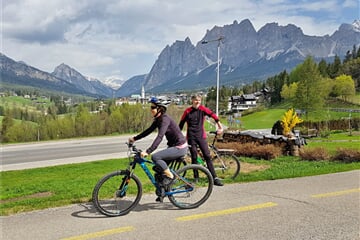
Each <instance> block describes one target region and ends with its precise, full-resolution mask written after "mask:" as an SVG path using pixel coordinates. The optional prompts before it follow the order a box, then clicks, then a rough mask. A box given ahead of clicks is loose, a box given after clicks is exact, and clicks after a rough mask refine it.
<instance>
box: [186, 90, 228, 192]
mask: <svg viewBox="0 0 360 240" xmlns="http://www.w3.org/2000/svg"><path fill="white" fill-rule="evenodd" d="M191 101H192V106H191V107H189V108H187V109H185V111H184V113H183V115H182V117H181V120H180V123H179V127H180V129H181V130H182V129H183V127H184V124H185V122H186V123H187V132H186V137H187V140H188V144H189V146H190V152H191V160H192V163H197V161H196V159H197V146H199V148H200V150H201V152H202V154H203V156H204V159H205V161H206V164H207V167H208V169H209V171H210V172H211V175H212V176H213V178H214V185H216V186H223V183H222V182H221V180H220V179H219V178H218V177H217V176H216V173H215V170H214V165H213V163H212V161H211V156H210V150H209V146H208V143H207V141H206V132H205V128H204V121H205V117H206V116H208V117H211V118H213V119H214V120H215V122H216V125H217V132H218V134H221V133H222V132H223V129H222V126H221V123H220V121H219V117H218V116H217V115H216V114H215V113H213V112H212V111H211V110H210V109H209V108H207V107H205V106H204V105H201V96H200V95H194V96H192V97H191Z"/></svg>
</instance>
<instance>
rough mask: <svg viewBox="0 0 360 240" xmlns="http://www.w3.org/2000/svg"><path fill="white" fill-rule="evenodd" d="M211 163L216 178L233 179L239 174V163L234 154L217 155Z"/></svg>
mask: <svg viewBox="0 0 360 240" xmlns="http://www.w3.org/2000/svg"><path fill="white" fill-rule="evenodd" d="M212 163H213V165H214V169H215V172H216V176H217V177H219V178H221V179H234V178H236V177H237V176H238V175H239V173H240V167H241V166H240V161H239V159H238V158H237V157H236V156H235V155H234V154H224V153H217V154H216V155H215V157H213V159H212Z"/></svg>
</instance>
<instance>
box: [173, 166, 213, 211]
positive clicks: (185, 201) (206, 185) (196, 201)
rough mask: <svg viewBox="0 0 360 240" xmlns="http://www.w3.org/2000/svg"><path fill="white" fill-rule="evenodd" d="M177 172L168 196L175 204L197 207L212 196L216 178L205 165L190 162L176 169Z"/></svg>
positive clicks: (189, 207)
mask: <svg viewBox="0 0 360 240" xmlns="http://www.w3.org/2000/svg"><path fill="white" fill-rule="evenodd" d="M176 174H177V176H176V180H175V181H174V182H173V184H172V185H171V187H170V188H171V189H170V191H169V194H170V195H169V196H168V198H169V200H170V202H171V203H172V204H174V206H176V207H178V208H181V209H191V208H197V207H199V206H200V205H201V204H203V203H204V202H205V201H206V200H207V199H208V198H209V197H210V194H211V192H212V189H213V185H214V180H213V177H212V176H211V173H210V172H209V170H207V169H206V168H205V167H203V166H200V165H197V164H190V165H186V166H185V167H183V168H181V169H179V170H178V171H176Z"/></svg>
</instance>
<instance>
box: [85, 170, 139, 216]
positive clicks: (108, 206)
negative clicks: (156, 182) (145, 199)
mask: <svg viewBox="0 0 360 240" xmlns="http://www.w3.org/2000/svg"><path fill="white" fill-rule="evenodd" d="M141 196H142V185H141V182H140V180H139V178H138V177H137V176H136V175H134V174H132V175H130V173H129V171H127V170H124V171H116V172H113V173H110V174H108V175H106V176H104V177H103V178H102V179H100V181H99V182H98V183H97V184H96V185H95V187H94V190H93V193H92V200H93V204H94V206H95V208H96V209H97V210H98V211H99V212H100V213H102V214H104V215H106V216H109V217H115V216H122V215H126V214H128V213H129V212H130V211H131V210H132V209H133V208H134V207H135V206H136V205H137V204H138V203H139V201H140V199H141Z"/></svg>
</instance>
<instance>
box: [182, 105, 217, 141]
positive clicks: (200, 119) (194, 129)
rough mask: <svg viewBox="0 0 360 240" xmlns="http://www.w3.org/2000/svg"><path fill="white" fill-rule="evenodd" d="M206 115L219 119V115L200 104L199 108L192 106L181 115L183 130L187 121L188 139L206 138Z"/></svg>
mask: <svg viewBox="0 0 360 240" xmlns="http://www.w3.org/2000/svg"><path fill="white" fill-rule="evenodd" d="M205 116H208V117H211V118H213V119H214V120H215V122H218V121H219V117H218V116H217V115H216V114H215V113H213V111H211V110H210V109H209V108H207V107H205V106H203V105H200V106H199V108H198V109H196V108H193V107H192V106H191V107H189V108H187V109H185V111H184V113H183V115H182V116H181V120H180V123H179V127H180V129H181V130H182V129H183V127H184V124H185V122H186V123H187V131H186V137H187V138H188V139H197V138H206V131H205V128H204V121H205V119H206V118H205Z"/></svg>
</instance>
